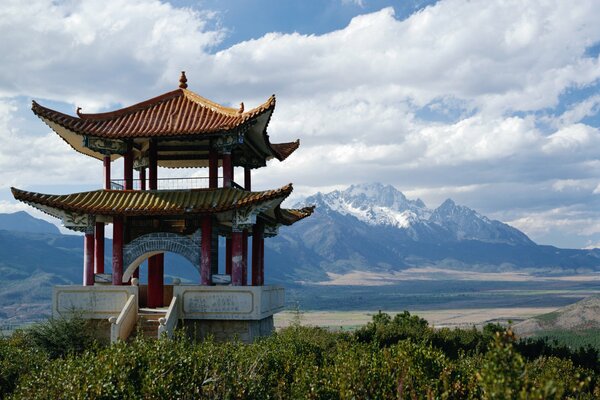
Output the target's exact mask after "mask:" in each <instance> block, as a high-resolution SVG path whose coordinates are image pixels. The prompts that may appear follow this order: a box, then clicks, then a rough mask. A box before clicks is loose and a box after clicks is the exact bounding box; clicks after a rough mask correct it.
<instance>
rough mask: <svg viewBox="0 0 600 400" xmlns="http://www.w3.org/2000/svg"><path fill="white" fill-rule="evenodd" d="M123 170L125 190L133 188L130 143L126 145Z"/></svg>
mask: <svg viewBox="0 0 600 400" xmlns="http://www.w3.org/2000/svg"><path fill="white" fill-rule="evenodd" d="M123 171H124V175H125V190H133V149H132V146H131V143H129V144H128V145H127V153H125V156H124V157H123Z"/></svg>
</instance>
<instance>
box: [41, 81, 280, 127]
mask: <svg viewBox="0 0 600 400" xmlns="http://www.w3.org/2000/svg"><path fill="white" fill-rule="evenodd" d="M181 96H183V97H185V98H186V99H187V100H189V101H192V102H194V103H196V104H198V105H199V106H201V107H205V108H210V109H212V110H213V111H216V112H220V113H223V114H226V115H229V116H232V117H242V121H243V122H246V121H247V120H249V119H252V118H253V117H255V116H257V115H259V114H262V113H263V112H265V111H267V110H270V109H273V108H274V107H275V103H276V99H275V95H274V94H273V95H271V96H270V97H269V98H268V99H267V101H265V102H264V103H263V104H260V105H259V106H257V107H254V108H253V109H251V110H248V111H246V112H240V111H241V110H242V108H240V109H236V108H231V107H226V106H223V105H221V104H219V103H216V102H214V101H212V100H209V99H207V98H205V97H202V96H200V95H199V94H197V93H194V92H192V91H191V90H188V89H182V88H178V89H175V90H173V91H170V92H167V93H164V94H161V95H160V96H156V97H153V98H151V99H148V100H144V101H142V102H140V103H136V104H133V105H131V106H128V107H124V108H121V109H118V110H113V111H107V112H103V113H90V114H87V113H82V112H81V111H80V110H81V107H78V108H77V117H79V118H80V119H81V120H110V119H114V118H118V117H122V116H125V115H129V114H133V113H136V112H139V111H142V110H144V109H147V108H150V107H153V106H156V105H157V104H160V103H162V102H163V101H167V100H171V99H174V98H177V97H181ZM31 109H32V111H33V112H34V113H35V114H36V115H38V116H39V114H47V113H55V114H59V115H61V116H63V117H66V118H70V119H76V118H77V117H75V116H73V115H69V114H65V113H62V112H60V111H56V110H53V109H51V108H48V107H44V106H42V105H41V104H39V103H38V102H36V101H35V100H32V107H31Z"/></svg>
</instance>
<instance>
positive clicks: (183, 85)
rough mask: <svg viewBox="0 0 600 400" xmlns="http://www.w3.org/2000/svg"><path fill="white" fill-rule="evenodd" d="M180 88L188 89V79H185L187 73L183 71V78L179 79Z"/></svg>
mask: <svg viewBox="0 0 600 400" xmlns="http://www.w3.org/2000/svg"><path fill="white" fill-rule="evenodd" d="M179 87H180V88H181V89H187V78H186V77H185V71H181V77H179Z"/></svg>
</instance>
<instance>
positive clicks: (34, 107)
mask: <svg viewBox="0 0 600 400" xmlns="http://www.w3.org/2000/svg"><path fill="white" fill-rule="evenodd" d="M31 111H33V113H34V114H35V115H37V116H38V117H40V116H44V117H45V116H46V114H49V113H53V114H58V115H60V116H62V117H67V118H75V117H73V116H72V115H69V114H65V113H62V112H60V111H56V110H53V109H51V108H48V107H44V106H43V105H41V104H40V103H38V102H37V101H35V100H31Z"/></svg>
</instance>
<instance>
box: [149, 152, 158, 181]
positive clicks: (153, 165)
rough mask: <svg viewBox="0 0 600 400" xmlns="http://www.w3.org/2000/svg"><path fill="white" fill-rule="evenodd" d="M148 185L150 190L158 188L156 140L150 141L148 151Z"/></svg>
mask: <svg viewBox="0 0 600 400" xmlns="http://www.w3.org/2000/svg"><path fill="white" fill-rule="evenodd" d="M148 187H149V189H150V190H157V189H158V153H157V151H156V142H155V141H154V140H152V141H150V149H149V151H148Z"/></svg>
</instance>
